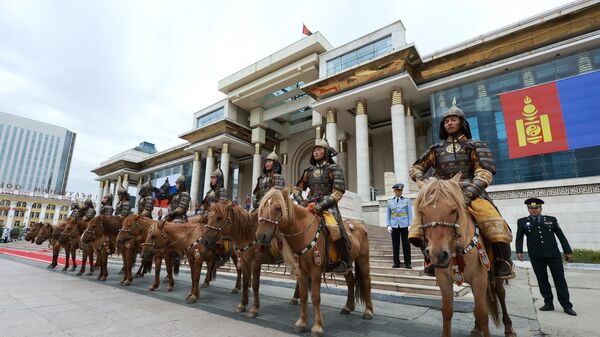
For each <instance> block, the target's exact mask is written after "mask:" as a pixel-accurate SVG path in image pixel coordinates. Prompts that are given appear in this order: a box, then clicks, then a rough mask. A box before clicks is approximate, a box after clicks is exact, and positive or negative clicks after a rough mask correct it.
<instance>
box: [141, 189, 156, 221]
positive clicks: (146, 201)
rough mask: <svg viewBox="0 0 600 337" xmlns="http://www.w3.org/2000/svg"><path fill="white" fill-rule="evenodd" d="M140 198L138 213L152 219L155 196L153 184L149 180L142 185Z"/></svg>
mask: <svg viewBox="0 0 600 337" xmlns="http://www.w3.org/2000/svg"><path fill="white" fill-rule="evenodd" d="M139 195H140V198H139V199H140V200H139V201H138V205H137V207H138V214H139V215H141V216H145V217H146V218H150V219H152V210H154V197H153V195H152V185H150V181H147V182H146V183H145V184H143V185H142V186H141V187H140V192H139Z"/></svg>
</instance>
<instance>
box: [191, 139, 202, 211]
mask: <svg viewBox="0 0 600 337" xmlns="http://www.w3.org/2000/svg"><path fill="white" fill-rule="evenodd" d="M201 156H202V153H200V152H198V151H196V152H194V161H193V162H192V186H190V196H191V198H192V202H190V208H191V209H192V210H193V209H194V208H195V207H196V204H197V203H199V202H200V200H199V199H198V192H199V191H200V165H201V164H202V163H201V161H200V160H201Z"/></svg>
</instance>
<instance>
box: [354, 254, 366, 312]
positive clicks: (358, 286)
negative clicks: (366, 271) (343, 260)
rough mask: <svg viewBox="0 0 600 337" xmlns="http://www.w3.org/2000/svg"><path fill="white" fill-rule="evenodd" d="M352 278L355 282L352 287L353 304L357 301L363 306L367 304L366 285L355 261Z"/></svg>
mask: <svg viewBox="0 0 600 337" xmlns="http://www.w3.org/2000/svg"><path fill="white" fill-rule="evenodd" d="M354 278H355V280H356V281H355V286H354V298H355V302H356V301H358V303H360V304H364V303H366V302H367V296H368V294H369V289H367V287H368V285H367V284H366V283H365V281H364V279H363V272H362V270H361V269H360V266H359V265H358V263H357V262H356V261H355V262H354Z"/></svg>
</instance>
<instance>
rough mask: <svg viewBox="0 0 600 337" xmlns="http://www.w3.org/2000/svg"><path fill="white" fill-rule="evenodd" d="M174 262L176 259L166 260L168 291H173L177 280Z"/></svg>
mask: <svg viewBox="0 0 600 337" xmlns="http://www.w3.org/2000/svg"><path fill="white" fill-rule="evenodd" d="M173 262H174V259H173V258H171V259H166V260H165V265H166V266H167V291H171V290H173V286H174V285H175V280H174V279H173Z"/></svg>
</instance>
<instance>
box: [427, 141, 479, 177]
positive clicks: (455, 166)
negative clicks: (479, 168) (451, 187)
mask: <svg viewBox="0 0 600 337" xmlns="http://www.w3.org/2000/svg"><path fill="white" fill-rule="evenodd" d="M434 151H435V175H436V177H438V178H440V179H450V178H452V177H453V176H454V175H455V174H457V173H459V172H460V173H462V180H471V179H473V175H474V172H475V167H474V164H473V161H472V160H471V152H472V151H473V147H472V146H469V144H468V143H463V142H456V143H452V142H447V141H445V142H444V143H443V145H441V146H437V147H435V148H434Z"/></svg>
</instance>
